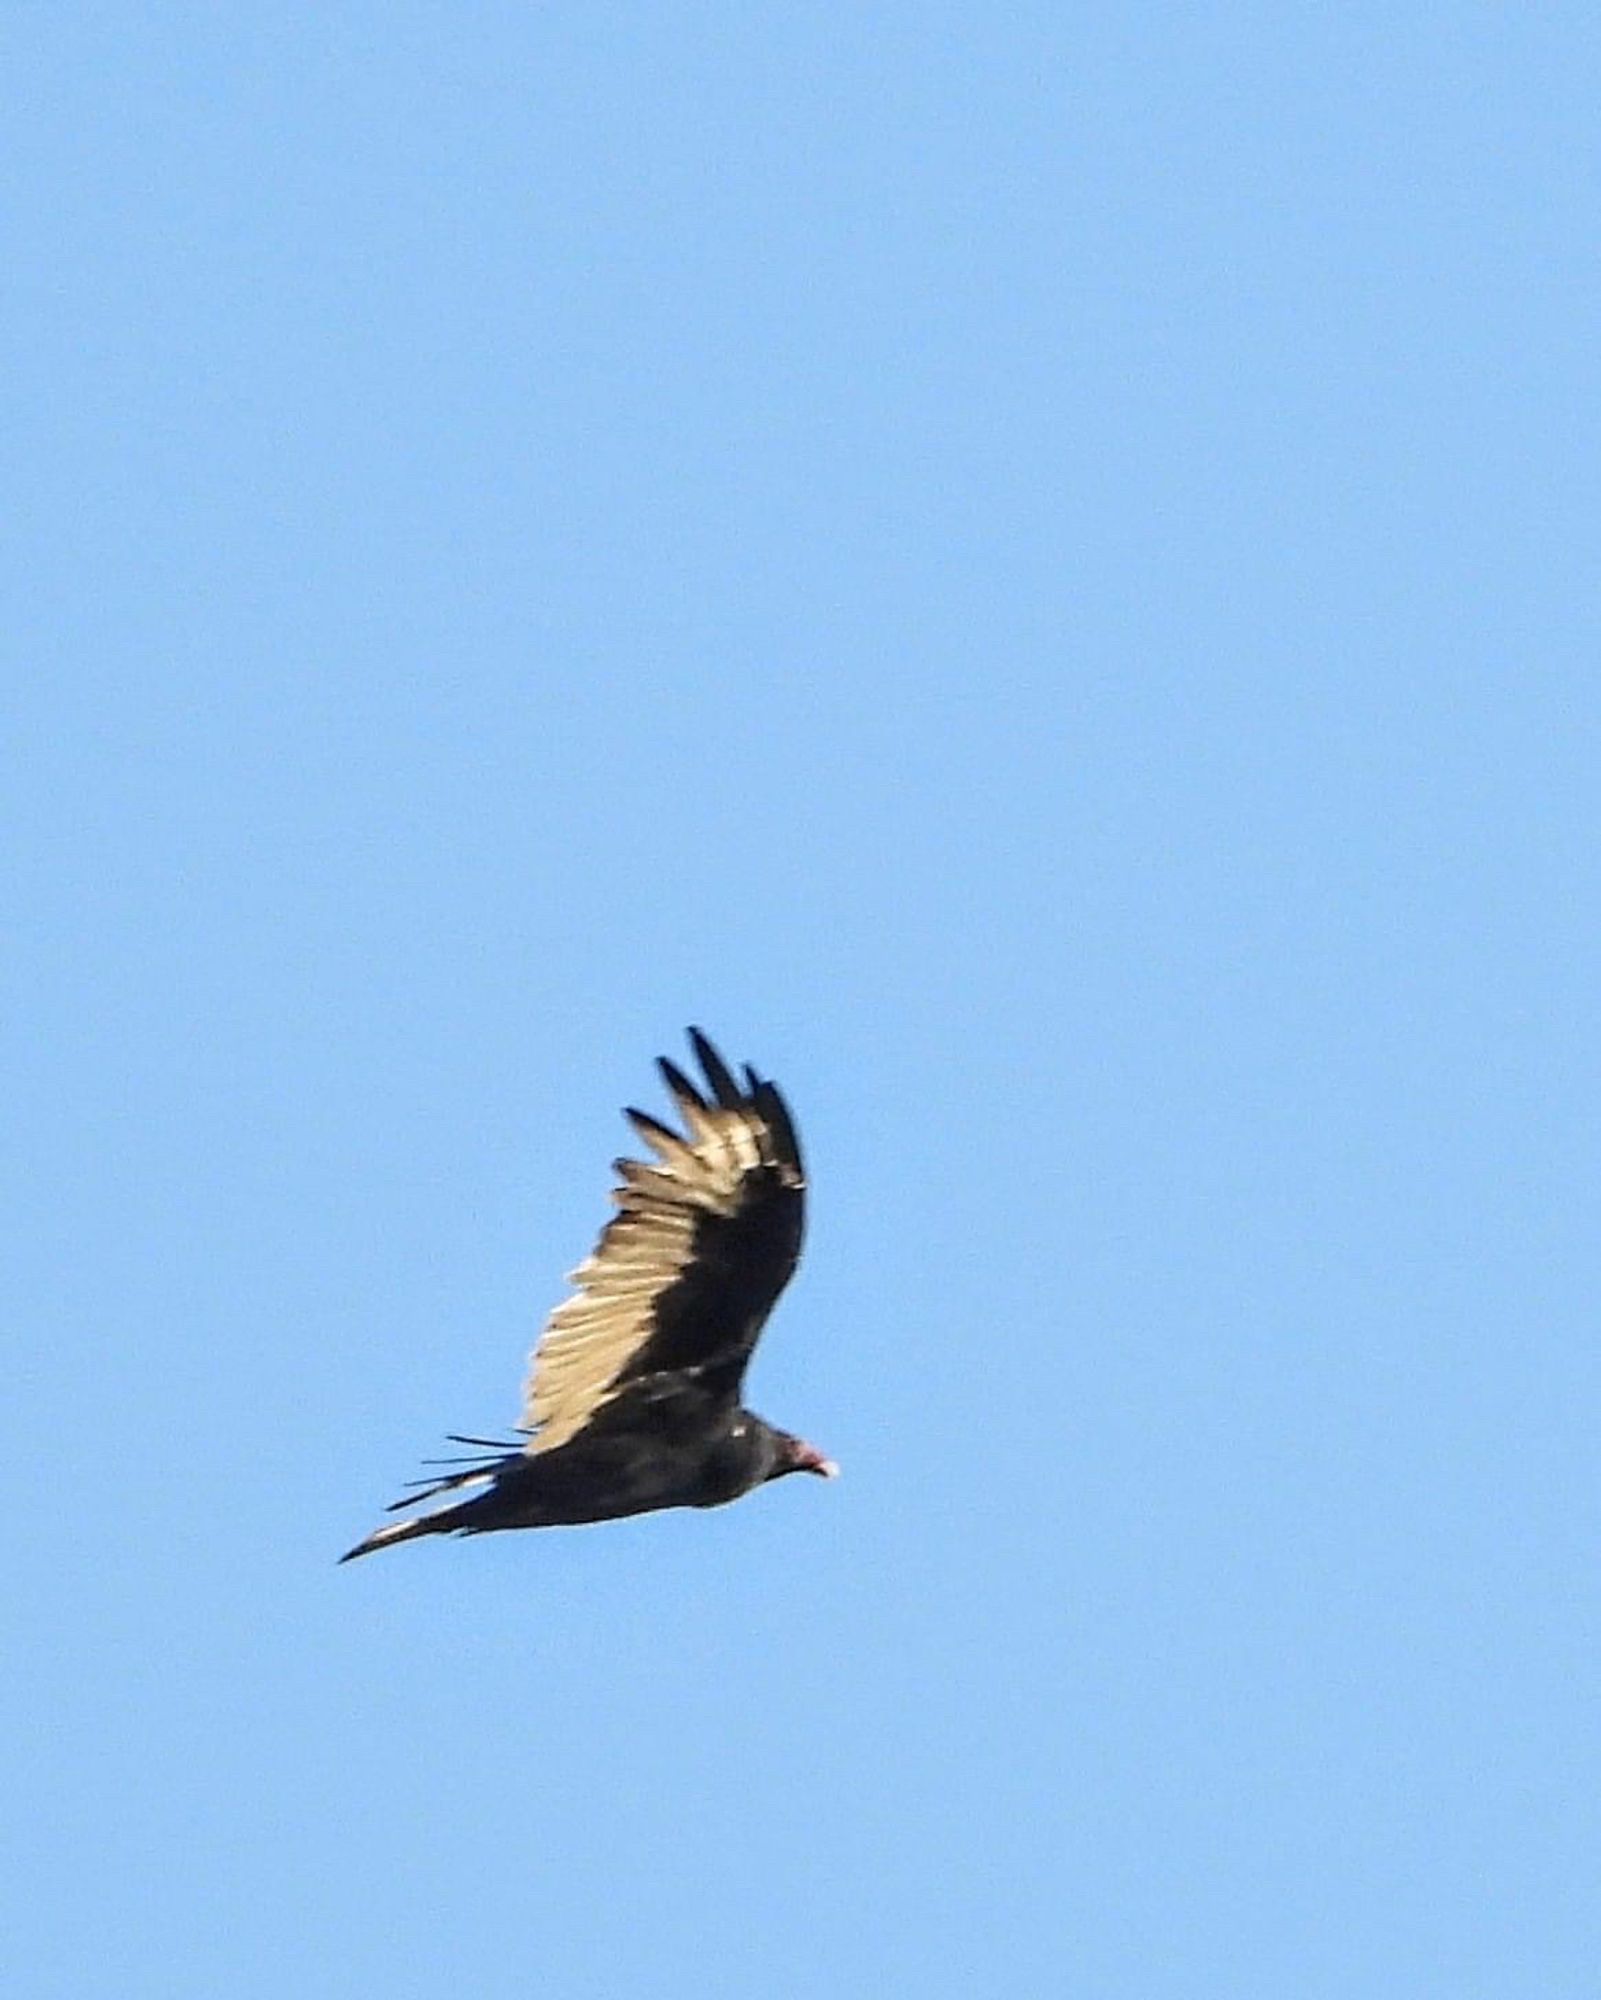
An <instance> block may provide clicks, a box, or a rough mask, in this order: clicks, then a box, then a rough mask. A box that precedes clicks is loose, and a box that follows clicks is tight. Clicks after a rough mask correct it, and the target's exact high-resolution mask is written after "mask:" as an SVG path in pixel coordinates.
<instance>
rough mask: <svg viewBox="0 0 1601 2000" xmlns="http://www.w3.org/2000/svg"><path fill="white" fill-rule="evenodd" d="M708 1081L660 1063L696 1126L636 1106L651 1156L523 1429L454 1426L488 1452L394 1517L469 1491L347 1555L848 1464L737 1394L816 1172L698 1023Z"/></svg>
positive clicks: (693, 1035)
mask: <svg viewBox="0 0 1601 2000" xmlns="http://www.w3.org/2000/svg"><path fill="white" fill-rule="evenodd" d="M689 1039H690V1044H691V1046H692V1047H693V1049H694V1051H695V1055H696V1058H697V1059H698V1061H699V1063H700V1066H701V1069H702V1071H703V1072H704V1074H705V1078H706V1088H705V1090H702V1089H701V1088H699V1087H697V1086H696V1085H695V1084H693V1083H691V1082H690V1080H689V1078H688V1077H686V1076H685V1075H684V1074H683V1072H682V1071H681V1070H679V1069H677V1068H676V1067H675V1066H674V1065H673V1064H672V1063H670V1062H668V1061H667V1060H666V1058H665V1057H663V1058H662V1059H661V1061H660V1062H659V1064H658V1067H659V1069H660V1070H661V1073H662V1076H663V1079H664V1080H665V1082H666V1084H667V1088H668V1091H669V1093H670V1094H671V1096H672V1099H673V1102H674V1105H675V1107H676V1109H677V1112H678V1115H679V1118H680V1119H681V1121H682V1123H683V1127H684V1130H683V1132H682V1133H679V1132H675V1131H673V1130H671V1128H670V1127H668V1126H666V1125H663V1124H660V1123H659V1122H658V1121H657V1120H656V1119H654V1118H652V1117H651V1116H650V1115H649V1114H648V1113H647V1112H644V1111H633V1110H631V1111H629V1112H628V1114H627V1116H628V1118H629V1120H630V1122H631V1123H632V1125H633V1126H634V1129H635V1130H636V1131H637V1132H638V1133H639V1135H640V1137H641V1138H642V1139H643V1140H644V1141H645V1143H646V1145H647V1146H649V1148H650V1149H651V1151H652V1153H653V1154H654V1155H655V1158H654V1159H653V1160H651V1161H650V1162H649V1163H648V1164H647V1163H645V1162H643V1161H640V1160H618V1161H616V1162H615V1168H616V1172H617V1174H618V1175H619V1176H620V1179H619V1184H618V1185H617V1187H616V1188H614V1189H613V1191H612V1200H613V1202H614V1203H615V1204H616V1207H617V1213H616V1214H615V1215H614V1216H613V1217H612V1219H611V1220H610V1221H609V1222H608V1223H607V1224H606V1227H605V1228H604V1229H603V1230H602V1232H601V1236H600V1241H599V1242H598V1243H597V1244H596V1246H595V1249H594V1251H593V1253H592V1255H591V1256H590V1257H589V1258H588V1260H587V1261H586V1262H584V1263H583V1264H580V1265H579V1267H578V1269H577V1270H576V1271H574V1272H573V1274H572V1278H571V1282H572V1283H573V1284H574V1285H576V1286H577V1287H578V1289H577V1291H576V1292H575V1293H574V1295H573V1296H572V1297H571V1298H569V1299H567V1300H565V1301H564V1302H563V1303H562V1304H561V1305H559V1306H557V1308H556V1309H555V1311H554V1312H553V1313H552V1314H551V1316H550V1318H549V1319H548V1320H547V1321H546V1323H545V1328H544V1331H543V1333H542V1334H541V1335H540V1337H539V1341H538V1343H537V1345H536V1346H535V1348H534V1352H533V1355H532V1357H531V1360H530V1363H529V1372H528V1382H527V1390H526V1394H525V1397H524V1403H523V1414H522V1421H521V1422H520V1423H519V1424H518V1426H517V1431H518V1436H517V1437H516V1438H515V1439H511V1440H506V1441H497V1440H495V1439H491V1438H471V1437H457V1438H453V1439H452V1440H451V1442H452V1443H455V1444H465V1445H472V1446H477V1447H479V1448H480V1450H481V1451H482V1452H487V1453H488V1456H476V1455H475V1456H474V1457H472V1458H470V1459H445V1460H437V1461H435V1463H437V1464H447V1465H453V1466H456V1467H459V1468H461V1469H459V1470H455V1471H451V1472H448V1473H445V1474H443V1475H439V1474H435V1475H433V1476H431V1477H429V1478H427V1479H422V1480H416V1481H414V1482H413V1484H414V1485H416V1486H419V1487H421V1488H423V1489H424V1490H422V1491H421V1492H416V1493H413V1494H411V1495H410V1496H409V1497H408V1498H407V1499H404V1500H397V1501H396V1502H395V1504H394V1506H393V1507H391V1508H390V1510H389V1511H390V1512H391V1513H395V1512H397V1511H399V1510H400V1509H402V1508H406V1507H412V1506H417V1505H423V1504H426V1503H427V1502H429V1501H433V1500H439V1499H443V1498H444V1497H445V1496H446V1495H450V1494H470V1496H471V1497H468V1498H462V1499H456V1500H453V1501H451V1503H450V1504H449V1505H447V1506H443V1507H440V1508H437V1509H436V1510H435V1511H434V1512H432V1513H425V1514H420V1515H417V1516H414V1517H413V1518H411V1519H409V1520H404V1521H396V1522H394V1523H393V1524H392V1525H391V1526H389V1527H384V1528H377V1529H375V1530H374V1532H373V1533H372V1534H370V1535H369V1536H368V1537H367V1539H366V1540H365V1541H364V1542H360V1543H358V1544H357V1546H356V1547H355V1548H353V1549H351V1550H349V1551H348V1552H347V1553H346V1554H345V1555H343V1556H341V1557H340V1558H339V1560H340V1561H341V1562H349V1561H350V1560H351V1559H352V1558H353V1557H355V1556H364V1555H368V1554H370V1553H371V1552H372V1551H373V1550H374V1549H383V1548H388V1547H390V1546H391V1544H393V1543H395V1542H409V1541H413V1540H415V1539H416V1538H417V1537H418V1536H419V1535H481V1534H488V1533H490V1532H491V1531H492V1530H494V1529H497V1528H546V1527H556V1526H571V1525H574V1524H576V1523H579V1522H584V1521H610V1520H616V1519H618V1518H619V1517H620V1516H622V1515H625V1514H645V1513H649V1512H651V1511H652V1510H653V1509H655V1508H659V1507H717V1506H721V1505H722V1504H723V1502H724V1501H726V1500H737V1499H738V1498H739V1497H740V1495H741V1494H743V1493H749V1492H750V1491H751V1489H752V1488H753V1487H757V1486H761V1485H763V1484H765V1483H766V1482H767V1481H768V1480H770V1479H781V1478H783V1477H784V1475H785V1474H786V1473H790V1472H815V1473H818V1474H820V1475H821V1476H822V1477H824V1478H832V1477H833V1476H834V1474H835V1473H836V1472H837V1470H838V1467H837V1466H835V1465H834V1464H833V1462H832V1461H831V1460H829V1459H827V1458H825V1457H824V1456H823V1454H822V1453H821V1452H820V1451H817V1450H816V1449H815V1448H814V1447H813V1446H811V1445H809V1444H807V1443H806V1442H805V1440H804V1439H802V1438H798V1437H795V1436H793V1435H792V1434H791V1433H790V1432H789V1431H781V1430H779V1429H778V1428H777V1426H776V1425H773V1424H770V1423H767V1422H766V1421H765V1420H764V1419H763V1418H761V1417H758V1416H756V1415H755V1414H754V1412H752V1411H750V1410H747V1409H745V1408H744V1407H743V1405H742V1404H741V1402H740V1390H741V1386H742V1384H743V1382H744V1378H745V1369H746V1366H747V1364H748V1363H749V1361H750V1358H751V1353H752V1350H753V1349H754V1348H755V1345H756V1341H757V1337H758V1335H759V1334H760V1333H761V1330H762V1327H763V1325H764V1324H765V1323H766V1320H767V1316H768V1314H769V1313H770V1312H771V1311H772V1309H773V1306H774V1303H775V1302H776V1300H777V1298H778V1295H779V1293H780V1292H781V1291H782V1290H783V1289H784V1287H785V1285H787V1284H788V1283H789V1280H790V1276H791V1274H792V1273H793V1271H794V1269H795V1266H796V1263H797V1262H798V1261H799V1258H800V1247H801V1234H802V1229H803V1225H804V1215H805V1200H806V1180H805V1174H804V1171H803V1169H802V1166H801V1153H800V1143H799V1141H798V1140H797V1138H796V1136H795V1126H794V1122H793V1120H792V1119H791V1117H790V1115H789V1109H788V1107H787V1106H786V1104H785V1103H784V1100H783V1098H782V1097H781V1096H780V1095H779V1093H778V1090H777V1087H776V1086H775V1085H774V1084H772V1083H769V1082H767V1081H765V1080H764V1079H763V1078H761V1077H759V1076H758V1075H757V1074H756V1072H755V1070H753V1069H752V1068H750V1067H749V1065H748V1064H747V1065H746V1067H745V1070H744V1076H743V1080H741V1081H736V1079H735V1077H734V1075H733V1072H732V1071H731V1070H730V1069H729V1067H728V1065H727V1064H726V1063H725V1062H724V1061H723V1059H722V1057H721V1056H720V1055H719V1054H718V1053H717V1051H716V1049H714V1048H713V1047H712V1045H711V1043H710V1042H709V1041H707V1039H706V1037H705V1036H704V1035H703V1034H702V1033H701V1032H700V1030H699V1029H698V1028H691V1029H690V1031H689Z"/></svg>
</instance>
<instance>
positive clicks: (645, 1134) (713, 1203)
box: [522, 1028, 806, 1454]
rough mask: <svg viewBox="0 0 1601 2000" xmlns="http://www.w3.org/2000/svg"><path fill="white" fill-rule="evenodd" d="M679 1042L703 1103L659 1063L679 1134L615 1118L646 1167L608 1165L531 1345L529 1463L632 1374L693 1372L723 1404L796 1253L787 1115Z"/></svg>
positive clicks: (707, 1053)
mask: <svg viewBox="0 0 1601 2000" xmlns="http://www.w3.org/2000/svg"><path fill="white" fill-rule="evenodd" d="M689 1039H690V1044H691V1046H692V1047H693V1048H694V1051H695V1054H696V1057H697V1058H698V1060H699V1062H700V1066H701V1068H702V1070H703V1071H704V1072H705V1076H706V1083H707V1086H708V1087H709V1098H708V1096H707V1095H705V1094H703V1093H702V1091H701V1090H700V1089H699V1088H697V1087H696V1085H694V1084H692V1083H691V1082H690V1081H689V1079H688V1078H687V1077H686V1076H685V1075H684V1074H683V1073H682V1072H681V1071H680V1070H678V1069H676V1068H675V1067H674V1066H673V1064H672V1063H670V1062H668V1061H666V1060H665V1059H664V1060H663V1061H662V1062H661V1063H660V1064H659V1068H660V1070H661V1073H662V1076H663V1078H664V1079H665V1080H666V1083H667V1088H668V1090H669V1091H670V1092H671V1094H672V1097H673V1101H674V1104H675V1106H676V1108H677V1110H678V1114H679V1116H680V1118H681V1119H682V1121H683V1124H684V1133H683V1135H682V1136H681V1135H680V1134H679V1133H677V1132H674V1131H671V1130H669V1128H668V1127H667V1126H665V1125H662V1124H660V1123H658V1122H657V1120H656V1119H654V1118H652V1117H650V1116H648V1115H647V1114H646V1113H645V1112H643V1111H630V1112H629V1113H628V1117H629V1119H630V1121H631V1122H632V1124H633V1126H634V1129H635V1130H636V1131H637V1132H638V1133H639V1135H640V1137H641V1138H642V1139H643V1140H644V1141H645V1143H646V1144H647V1145H648V1146H649V1147H650V1148H651V1150H652V1152H653V1153H654V1154H655V1155H656V1157H655V1159H654V1160H652V1161H651V1162H650V1163H649V1164H648V1165H647V1164H644V1163H642V1162H641V1161H638V1160H618V1161H617V1162H616V1170H617V1172H618V1174H619V1175H620V1176H621V1181H620V1184H619V1185H618V1186H617V1187H616V1188H614V1189H613V1191H612V1200H613V1201H614V1202H615V1203H616V1204H617V1210H618V1212H617V1214H616V1215H614V1216H613V1217H612V1219H611V1221H610V1222H609V1223H607V1225H606V1227H605V1229H604V1230H603V1231H602V1232H601V1238H600V1241H599V1243H597V1244H596V1246H595V1249H594V1253H593V1254H592V1255H591V1256H590V1257H589V1258H588V1259H587V1260H586V1262H584V1263H583V1264H580V1265H579V1267H578V1269H577V1270H576V1271H574V1272H573V1274H572V1280H571V1282H572V1283H573V1284H575V1285H576V1286H577V1287H578V1290H577V1292H576V1293H575V1294H574V1296H573V1297H572V1298H570V1299H567V1300H565V1301H564V1302H563V1303H562V1304H561V1305H559V1306H558V1307H557V1308H556V1310H555V1311H554V1312H553V1313H552V1314H551V1316H550V1318H549V1320H548V1321H547V1322H546V1325H545V1330H544V1332H543V1333H542V1334H541V1336H540V1339H539V1344H538V1345H537V1346H536V1347H535V1349H534V1352H533V1356H532V1360H531V1363H530V1367H529V1375H528V1384H527V1393H526V1397H525V1400H524V1405H523V1417H522V1422H523V1426H524V1428H525V1429H527V1430H529V1431H531V1432H532V1436H531V1437H530V1439H529V1442H528V1445H527V1447H526V1448H527V1450H528V1451H529V1452H530V1453H533V1454H537V1453H540V1452H545V1451H552V1450H554V1449H555V1448H556V1447H557V1446H558V1445H562V1444H565V1443H567V1441H568V1440H569V1439H570V1438H573V1437H575V1436H576V1435H577V1434H578V1433H579V1432H580V1431H582V1430H583V1429H585V1427H586V1426H587V1425H588V1424H589V1423H590V1422H591V1420H592V1419H593V1418H595V1417H596V1416H597V1414H599V1412H600V1411H602V1410H603V1409H604V1408H605V1406H606V1405H607V1404H608V1403H609V1402H611V1401H612V1399H613V1398H614V1397H616V1396H617V1395H619V1393H620V1392H621V1391H622V1390H623V1389H625V1388H626V1387H627V1385H628V1384H629V1383H631V1382H637V1381H638V1380H639V1379H640V1378H641V1377H642V1376H646V1375H656V1374H661V1373H664V1372H666V1373H671V1372H676V1371H684V1372H688V1371H691V1370H693V1371H696V1372H697V1373H698V1374H699V1376H700V1377H701V1379H703V1380H705V1381H706V1382H707V1383H708V1384H709V1385H712V1386H715V1387H717V1388H718V1389H719V1390H723V1391H726V1393H727V1394H728V1395H730V1396H733V1395H734V1394H736V1393H737V1390H738V1386H739V1381H740V1377H741V1376H742V1375H743V1373H744V1369H745V1363H746V1362H747V1360H748V1359H749V1358H750V1352H751V1349H752V1348H753V1347H754V1346H755V1344H756V1338H757V1335H758V1334H759V1333H760V1332H761V1330H762V1324H763V1322H764V1321H765V1320H766V1318H767V1315H768V1314H769V1313H770V1312H771V1311H772V1309H773V1303H774V1301H775V1300H776V1299H777V1297H778V1295H779V1293H780V1292H781V1291H782V1290H783V1289H784V1287H785V1285H786V1284H787V1283H788V1282H789V1278H790V1274H791V1273H792V1272H793V1270H794V1269H795V1265H796V1261H797V1260H798V1258H799V1256H800V1245H801V1232H802V1228H803V1222H804V1204H805V1186H806V1182H805V1176H804V1172H803V1170H802V1167H801V1156H800V1146H799V1143H798V1141H797V1140H796V1137H795V1127H794V1125H793V1123H792V1122H791V1119H790V1115H789V1110H788V1107H787V1106H786V1105H785V1103H784V1100H783V1098H782V1097H781V1096H780V1095H779V1094H778V1091H777V1089H776V1088H775V1087H774V1085H772V1084H771V1083H768V1082H765V1081H764V1080H763V1079H762V1078H761V1077H759V1076H758V1075H757V1074H756V1072H755V1071H754V1070H753V1069H751V1068H749V1067H748V1066H747V1067H746V1069H745V1072H744V1080H743V1082H737V1081H736V1080H735V1078H734V1076H733V1074H732V1072H731V1071H730V1070H729V1068H728V1065H727V1064H726V1063H725V1062H724V1061H723V1059H722V1057H721V1056H720V1055H719V1054H718V1053H717V1051H716V1049H714V1048H713V1047H712V1045H711V1043H710V1042H709V1041H707V1039H706V1037H705V1036H704V1035H703V1034H702V1033H701V1032H700V1030H699V1029H698V1028H691V1029H690V1031H689Z"/></svg>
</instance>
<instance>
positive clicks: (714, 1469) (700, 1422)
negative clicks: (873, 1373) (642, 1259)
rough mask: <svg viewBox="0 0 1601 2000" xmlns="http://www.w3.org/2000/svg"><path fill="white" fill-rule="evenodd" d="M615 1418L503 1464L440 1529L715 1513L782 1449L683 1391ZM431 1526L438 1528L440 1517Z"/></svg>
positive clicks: (712, 1402) (747, 1423) (738, 1416)
mask: <svg viewBox="0 0 1601 2000" xmlns="http://www.w3.org/2000/svg"><path fill="white" fill-rule="evenodd" d="M626 1400H628V1399H625V1401H626ZM618 1415H619V1418H620V1419H621V1421H619V1422H617V1423H616V1424H615V1425H613V1424H608V1425H606V1426H605V1427H604V1429H599V1430H590V1431H583V1432H580V1433H579V1435H578V1436H577V1437H575V1438H573V1439H572V1440H571V1441H570V1442H569V1443H567V1444H564V1445H561V1446H559V1447H558V1448H557V1449H556V1450H555V1451H551V1452H545V1453H542V1454H540V1455H539V1456H537V1457H529V1456H528V1455H527V1454H526V1453H524V1452H520V1451H519V1452H513V1453H511V1454H510V1455H508V1457H507V1458H505V1459H504V1460H503V1461H502V1462H501V1464H500V1466H499V1467H498V1468H497V1470H496V1472H495V1474H494V1481H495V1483H494V1485H493V1486H492V1487H491V1488H490V1489H489V1491H488V1492H487V1493H484V1494H481V1495H480V1496H479V1497H478V1498H477V1499H475V1500H468V1501H465V1502H464V1503H463V1504H462V1505H461V1506H459V1507H453V1508H451V1509H449V1510H448V1514H449V1521H448V1525H449V1529H450V1530H451V1531H453V1532H454V1533H456V1534H466V1535H482V1534H488V1533H490V1532H491V1531H492V1530H494V1529H496V1528H560V1527H568V1528H570V1527H578V1526H580V1525H582V1524H583V1523H585V1522H589V1521H617V1520H621V1519H622V1518H623V1517H624V1516H625V1515H628V1514H649V1513H654V1512H655V1511H656V1510H658V1509H660V1508H663V1507H720V1506H722V1505H723V1504H724V1502H725V1501H729V1500H737V1499H738V1498H739V1497H740V1495H741V1494H742V1493H748V1492H750V1490H751V1488H752V1487H754V1486H760V1485H761V1484H762V1482H763V1481H764V1480H765V1479H766V1478H768V1477H769V1475H770V1473H771V1471H772V1469H773V1468H774V1466H775V1465H777V1463H778V1462H779V1460H780V1458H781V1456H782V1454H783V1450H784V1446H785V1444H786V1442H788V1441H787V1440H786V1439H785V1437H784V1434H783V1433H782V1432H781V1431H775V1430H774V1429H773V1428H772V1426H771V1425H769V1424H766V1423H764V1422H763V1421H762V1419H761V1418H760V1417H758V1416H754V1415H752V1414H751V1412H750V1411H748V1410H741V1409H739V1408H738V1407H737V1406H736V1407H735V1408H734V1409H732V1410H730V1409H729V1408H728V1406H727V1404H726V1402H725V1401H724V1400H723V1399H721V1398H718V1397H714V1396H711V1395H708V1394H706V1393H704V1392H701V1391H698V1390H694V1389H692V1388H680V1389H678V1390H677V1391H676V1392H673V1393H669V1394H663V1395H658V1396H655V1397H652V1398H650V1399H649V1400H648V1401H647V1400H646V1399H644V1398H641V1399H640V1404H639V1406H638V1407H636V1408H635V1409H633V1410H630V1411H626V1412H619V1413H618ZM629 1418H639V1419H643V1420H644V1421H643V1422H639V1421H628V1419H629ZM431 1519H432V1520H433V1521H434V1522H435V1523H436V1524H438V1525H440V1526H444V1525H445V1524H446V1516H445V1515H442V1514H436V1515H434V1516H432V1517H431Z"/></svg>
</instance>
